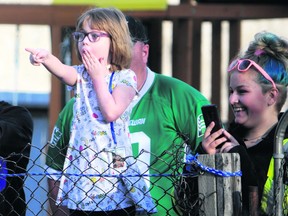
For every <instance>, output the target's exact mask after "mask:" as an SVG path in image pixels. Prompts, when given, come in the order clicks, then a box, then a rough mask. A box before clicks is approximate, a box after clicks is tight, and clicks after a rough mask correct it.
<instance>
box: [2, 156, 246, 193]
mask: <svg viewBox="0 0 288 216" xmlns="http://www.w3.org/2000/svg"><path fill="white" fill-rule="evenodd" d="M197 156H198V154H196V155H195V156H194V155H192V154H188V155H187V156H186V161H187V162H186V169H187V171H190V170H191V169H192V164H196V165H197V166H198V167H199V168H200V169H201V170H203V171H206V172H209V173H212V174H214V175H218V176H222V177H235V176H242V172H241V171H236V172H226V171H222V170H217V169H214V168H211V167H207V166H204V165H203V164H201V163H200V162H199V161H198V160H197ZM2 163H5V161H4V160H1V158H0V165H1V169H0V191H1V188H2V187H5V185H6V178H5V176H10V177H13V176H27V175H30V176H33V175H34V176H42V175H46V176H59V177H60V176H61V175H63V174H64V175H67V176H93V177H173V176H174V177H176V176H181V175H183V174H181V173H180V174H175V173H174V174H173V173H161V174H139V175H123V174H116V175H110V174H76V173H48V172H43V173H17V174H8V173H7V169H6V163H5V164H2ZM4 166H5V168H2V167H4ZM2 176H4V178H2ZM2 190H3V189H2Z"/></svg>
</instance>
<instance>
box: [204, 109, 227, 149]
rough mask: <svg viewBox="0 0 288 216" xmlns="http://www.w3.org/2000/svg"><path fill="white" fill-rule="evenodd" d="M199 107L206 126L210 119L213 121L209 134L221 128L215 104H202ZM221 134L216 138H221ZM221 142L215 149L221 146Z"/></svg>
mask: <svg viewBox="0 0 288 216" xmlns="http://www.w3.org/2000/svg"><path fill="white" fill-rule="evenodd" d="M201 109H202V113H203V118H204V121H205V125H206V127H208V126H209V125H210V123H211V122H212V121H213V122H214V123H215V125H214V127H213V129H212V131H211V134H212V133H214V132H216V131H218V130H220V129H221V128H223V124H222V121H221V119H220V116H219V112H218V108H217V106H216V105H215V104H210V105H205V106H202V107H201ZM222 136H223V135H221V136H219V137H218V138H221V137H222ZM218 138H217V139H218ZM223 144H224V143H221V144H220V145H218V146H217V149H218V148H221V147H222V145H223Z"/></svg>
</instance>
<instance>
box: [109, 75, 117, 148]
mask: <svg viewBox="0 0 288 216" xmlns="http://www.w3.org/2000/svg"><path fill="white" fill-rule="evenodd" d="M114 74H115V71H113V72H112V74H111V76H110V80H109V86H108V87H109V92H110V94H112V90H113V89H112V81H113V76H114ZM110 129H111V134H112V138H113V141H114V144H117V140H116V135H115V130H114V122H110Z"/></svg>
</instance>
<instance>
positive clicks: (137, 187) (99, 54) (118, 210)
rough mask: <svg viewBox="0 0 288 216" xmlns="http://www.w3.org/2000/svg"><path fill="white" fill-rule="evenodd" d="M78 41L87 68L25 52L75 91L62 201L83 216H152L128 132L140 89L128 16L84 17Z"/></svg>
mask: <svg viewBox="0 0 288 216" xmlns="http://www.w3.org/2000/svg"><path fill="white" fill-rule="evenodd" d="M73 37H74V39H75V42H76V47H77V54H78V57H79V60H80V61H81V62H82V63H83V64H81V65H76V66H68V65H64V64H62V63H61V62H60V61H59V60H58V59H57V58H56V57H55V56H53V55H52V54H50V53H49V52H47V51H46V50H43V49H31V48H27V49H26V51H28V52H30V61H31V63H32V64H33V65H40V64H42V65H44V66H45V67H46V68H47V69H48V71H49V72H51V73H52V74H53V75H55V76H57V77H58V78H59V79H60V80H62V81H63V82H65V83H66V84H67V85H68V86H69V87H71V89H73V90H74V91H75V92H74V94H75V103H74V107H73V116H74V118H73V120H72V126H71V135H70V141H69V147H68V150H67V154H66V159H65V162H64V168H63V170H64V175H63V176H62V177H61V180H60V187H59V188H60V189H59V193H58V197H57V201H56V202H57V203H58V204H59V205H64V206H67V207H68V208H69V209H70V213H71V215H77V216H79V215H97V216H99V215H117V216H118V215H135V210H136V206H137V208H139V209H141V210H143V211H146V212H148V213H153V212H155V205H154V203H153V201H152V198H151V197H150V194H149V191H148V188H147V186H146V183H145V181H144V179H143V177H141V175H140V172H139V169H138V167H137V165H136V164H135V160H134V158H133V156H132V148H131V140H130V133H129V129H128V123H129V118H130V113H131V110H132V101H133V99H134V98H135V96H136V94H137V82H136V76H135V73H134V72H133V71H132V70H130V69H128V68H129V66H130V62H131V56H132V41H131V37H130V33H129V30H128V25H127V22H126V19H125V16H124V14H123V13H122V12H121V11H119V10H117V9H115V8H93V9H89V10H87V11H86V12H84V13H83V14H82V15H81V16H80V17H79V18H78V20H77V24H76V32H74V33H73ZM69 174H72V175H69ZM120 175H121V176H120ZM129 176H130V177H129ZM131 176H132V177H131Z"/></svg>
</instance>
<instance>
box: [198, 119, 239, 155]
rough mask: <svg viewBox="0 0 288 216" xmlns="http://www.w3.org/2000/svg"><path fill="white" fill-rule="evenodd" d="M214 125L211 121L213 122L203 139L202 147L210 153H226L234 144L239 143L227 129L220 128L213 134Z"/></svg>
mask: <svg viewBox="0 0 288 216" xmlns="http://www.w3.org/2000/svg"><path fill="white" fill-rule="evenodd" d="M214 126H215V123H214V122H211V124H210V125H209V126H208V127H207V128H206V131H205V133H204V138H203V140H202V147H203V149H204V150H205V151H206V152H207V153H208V154H216V153H226V152H229V151H230V149H232V148H233V147H234V146H237V145H239V143H238V141H237V140H236V139H235V138H234V137H233V136H232V135H231V134H230V133H228V132H227V131H226V130H225V129H220V130H218V131H216V132H215V133H212V134H211V131H212V129H213V127H214ZM223 143H224V144H223ZM222 144H223V145H222Z"/></svg>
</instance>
